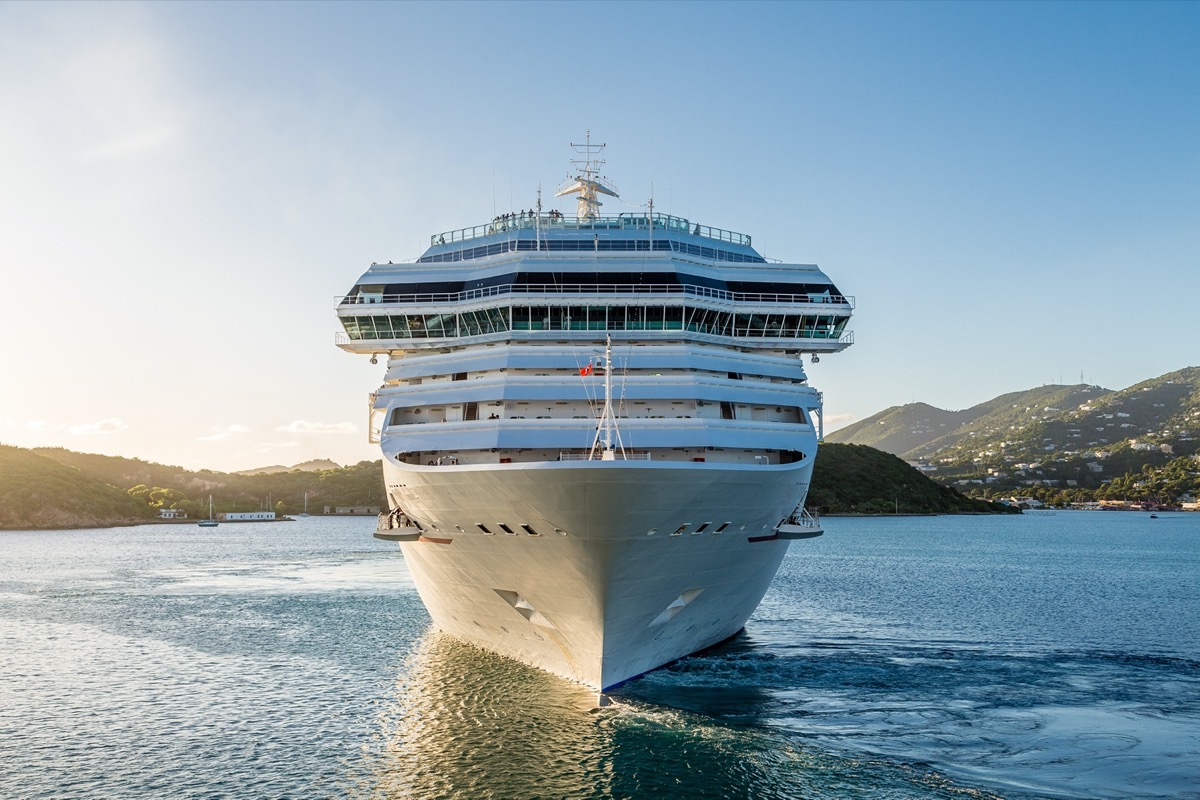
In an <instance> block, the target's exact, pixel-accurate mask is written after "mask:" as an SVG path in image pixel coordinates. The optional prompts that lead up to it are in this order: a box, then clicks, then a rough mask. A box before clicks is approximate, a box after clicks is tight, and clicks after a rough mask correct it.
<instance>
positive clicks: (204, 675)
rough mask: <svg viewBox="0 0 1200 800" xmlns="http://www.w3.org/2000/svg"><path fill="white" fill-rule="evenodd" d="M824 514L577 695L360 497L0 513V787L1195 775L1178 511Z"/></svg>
mask: <svg viewBox="0 0 1200 800" xmlns="http://www.w3.org/2000/svg"><path fill="white" fill-rule="evenodd" d="M825 522H826V534H825V536H824V537H822V538H820V539H816V540H810V541H800V542H794V543H793V544H792V545H791V550H790V552H789V554H788V556H787V558H786V560H785V561H784V563H783V567H782V569H781V570H780V573H779V575H778V577H777V578H776V580H775V583H774V584H773V585H772V588H771V590H770V592H769V593H768V595H767V597H766V599H765V600H764V602H763V604H762V606H761V607H760V608H759V610H758V612H757V613H756V614H755V615H754V617H752V618H751V620H750V622H749V624H748V625H747V627H746V630H745V632H744V633H743V634H741V635H739V636H738V637H737V638H735V639H734V640H733V641H731V642H728V643H726V644H724V645H722V646H720V647H718V648H716V649H714V650H711V651H708V652H706V653H704V654H701V655H699V656H694V657H691V658H687V659H684V660H682V661H680V662H677V663H676V664H674V665H672V666H670V667H667V668H664V669H660V670H657V671H655V672H653V673H651V674H649V675H647V676H645V677H643V678H640V679H637V680H634V681H631V682H629V683H627V684H625V685H624V686H622V687H620V688H619V689H617V690H616V691H615V692H613V693H612V696H611V700H612V702H611V704H610V705H607V706H604V707H599V708H598V707H597V705H596V702H595V701H596V697H595V695H594V694H592V693H591V692H589V691H588V690H586V689H583V688H582V687H578V686H575V685H573V684H569V683H567V682H565V681H562V680H560V679H558V678H554V677H551V676H549V675H545V674H543V673H540V672H538V671H536V670H533V669H530V668H528V667H524V666H522V665H520V664H516V663H513V662H510V661H507V660H504V659H501V658H498V657H495V656H491V655H488V654H485V653H482V652H480V651H478V650H475V649H474V648H472V647H470V646H467V645H464V644H461V643H459V642H457V641H455V640H453V639H450V638H449V637H446V636H444V635H441V634H438V633H437V632H435V631H433V630H431V628H430V622H429V617H428V615H427V614H426V613H425V610H424V608H423V607H422V605H421V602H420V600H419V598H418V597H417V594H416V591H415V590H414V588H413V586H412V583H411V581H410V579H409V577H408V573H407V572H406V570H405V566H404V559H403V557H402V556H401V555H400V553H399V551H398V549H397V548H396V546H395V545H393V544H388V543H384V542H379V541H376V540H375V539H373V538H372V536H371V533H372V530H373V526H374V520H373V519H367V518H347V519H322V518H317V517H310V518H307V519H301V520H298V521H296V522H290V523H276V524H229V523H225V524H222V525H221V526H220V527H219V528H215V529H201V528H197V527H195V526H193V525H170V526H168V525H162V526H145V527H138V528H117V529H112V530H100V531H46V532H7V533H2V532H0V797H2V798H6V799H7V798H21V799H24V798H105V799H106V800H121V799H123V798H155V799H156V800H161V799H162V798H406V799H409V800H425V799H426V798H513V800H518V799H526V798H755V799H756V800H757V799H758V798H813V799H816V798H1200V514H1163V515H1160V518H1159V519H1150V518H1149V516H1148V515H1146V514H1135V513H1111V512H1110V513H1102V512H1061V513H1054V514H1040V515H1026V516H1023V517H1020V518H1009V517H1005V518H990V517H965V518H954V517H912V518H890V519H849V518H840V519H828V520H826V521H825Z"/></svg>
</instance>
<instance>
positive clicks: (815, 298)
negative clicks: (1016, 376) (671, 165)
mask: <svg viewBox="0 0 1200 800" xmlns="http://www.w3.org/2000/svg"><path fill="white" fill-rule="evenodd" d="M509 294H521V295H528V294H595V295H603V294H686V295H691V296H693V297H704V298H710V299H714V300H732V301H734V302H745V303H808V304H818V305H848V306H850V307H851V308H854V301H855V298H854V297H853V296H849V295H841V294H829V293H825V292H820V293H814V292H808V293H805V294H777V293H769V292H730V291H727V290H725V289H713V288H710V287H708V286H696V285H694V284H677V283H603V284H602V283H526V284H515V283H508V284H504V285H502V286H485V287H481V288H479V289H469V290H467V291H463V292H427V293H424V294H368V295H362V294H357V295H346V296H344V297H343V298H342V301H341V305H391V304H396V303H461V302H464V301H467V300H482V299H486V298H488V297H500V296H502V295H509Z"/></svg>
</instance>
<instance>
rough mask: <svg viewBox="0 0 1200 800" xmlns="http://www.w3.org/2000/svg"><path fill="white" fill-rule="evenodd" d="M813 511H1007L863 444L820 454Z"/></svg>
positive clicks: (811, 503)
mask: <svg viewBox="0 0 1200 800" xmlns="http://www.w3.org/2000/svg"><path fill="white" fill-rule="evenodd" d="M806 505H807V506H808V508H810V509H812V510H815V511H818V512H820V513H822V514H830V513H835V514H892V513H897V512H898V513H900V514H972V513H975V514H996V513H1011V512H1012V511H1013V510H1014V509H1010V508H1007V507H1006V506H1002V505H999V504H995V503H989V502H987V501H984V500H974V499H971V498H969V497H966V496H964V495H963V494H961V493H960V492H958V491H957V490H956V489H953V488H950V487H948V486H942V485H940V484H938V483H936V482H934V481H932V480H930V479H929V478H927V477H925V476H924V475H922V474H921V473H920V472H918V471H917V470H915V469H913V468H912V467H910V466H909V465H908V464H906V463H905V462H904V461H902V460H901V459H900V458H898V457H896V456H894V455H892V454H891V453H885V452H883V451H882V450H876V449H875V448H874V447H868V446H866V445H861V444H831V443H829V442H826V443H825V444H823V445H821V447H820V449H819V450H818V451H817V463H816V466H815V467H814V468H813V479H812V486H811V487H810V488H809V491H808V502H807V503H806Z"/></svg>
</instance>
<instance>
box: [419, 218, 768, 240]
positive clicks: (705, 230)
mask: <svg viewBox="0 0 1200 800" xmlns="http://www.w3.org/2000/svg"><path fill="white" fill-rule="evenodd" d="M651 227H653V228H654V230H661V231H679V232H683V233H691V234H693V235H696V236H703V237H705V238H708V239H716V240H717V241H720V242H729V243H731V244H737V245H744V246H746V247H749V246H750V237H749V236H748V235H746V234H744V233H735V232H734V231H727V230H723V229H721V228H712V227H709V226H708V225H696V224H692V223H691V222H688V221H687V220H686V219H683V218H682V217H672V216H670V215H668V214H655V215H654V216H653V217H652V218H651V217H648V216H647V215H646V214H617V215H615V216H612V215H608V216H597V217H591V218H588V219H578V218H577V217H568V216H563V215H562V214H559V213H557V212H554V213H543V214H542V215H541V216H538V215H537V214H534V213H532V212H529V211H526V212H525V213H522V214H503V215H501V216H499V217H496V218H495V219H494V220H492V221H491V222H489V223H487V224H486V225H474V226H472V227H470V228H459V229H458V230H455V231H445V232H443V233H435V234H433V235H432V236H430V237H429V243H430V245H431V246H437V245H444V244H456V243H458V242H466V241H469V240H471V239H478V238H480V237H483V236H491V235H493V234H496V233H505V232H508V231H517V230H535V229H540V230H581V231H611V230H648V229H650V228H651Z"/></svg>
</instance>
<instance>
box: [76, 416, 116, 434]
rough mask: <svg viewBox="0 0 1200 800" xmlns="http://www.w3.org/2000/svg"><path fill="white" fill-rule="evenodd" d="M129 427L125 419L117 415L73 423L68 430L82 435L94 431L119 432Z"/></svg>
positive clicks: (103, 432) (104, 432)
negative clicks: (118, 417) (93, 420)
mask: <svg viewBox="0 0 1200 800" xmlns="http://www.w3.org/2000/svg"><path fill="white" fill-rule="evenodd" d="M128 428H129V425H128V424H126V423H125V421H124V420H121V419H117V418H116V417H109V418H108V419H99V420H96V421H95V422H84V423H80V424H79V425H72V426H71V427H69V428H67V431H68V432H69V433H75V434H82V435H88V434H93V433H99V434H109V433H119V432H120V431H123V430H126V429H128Z"/></svg>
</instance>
